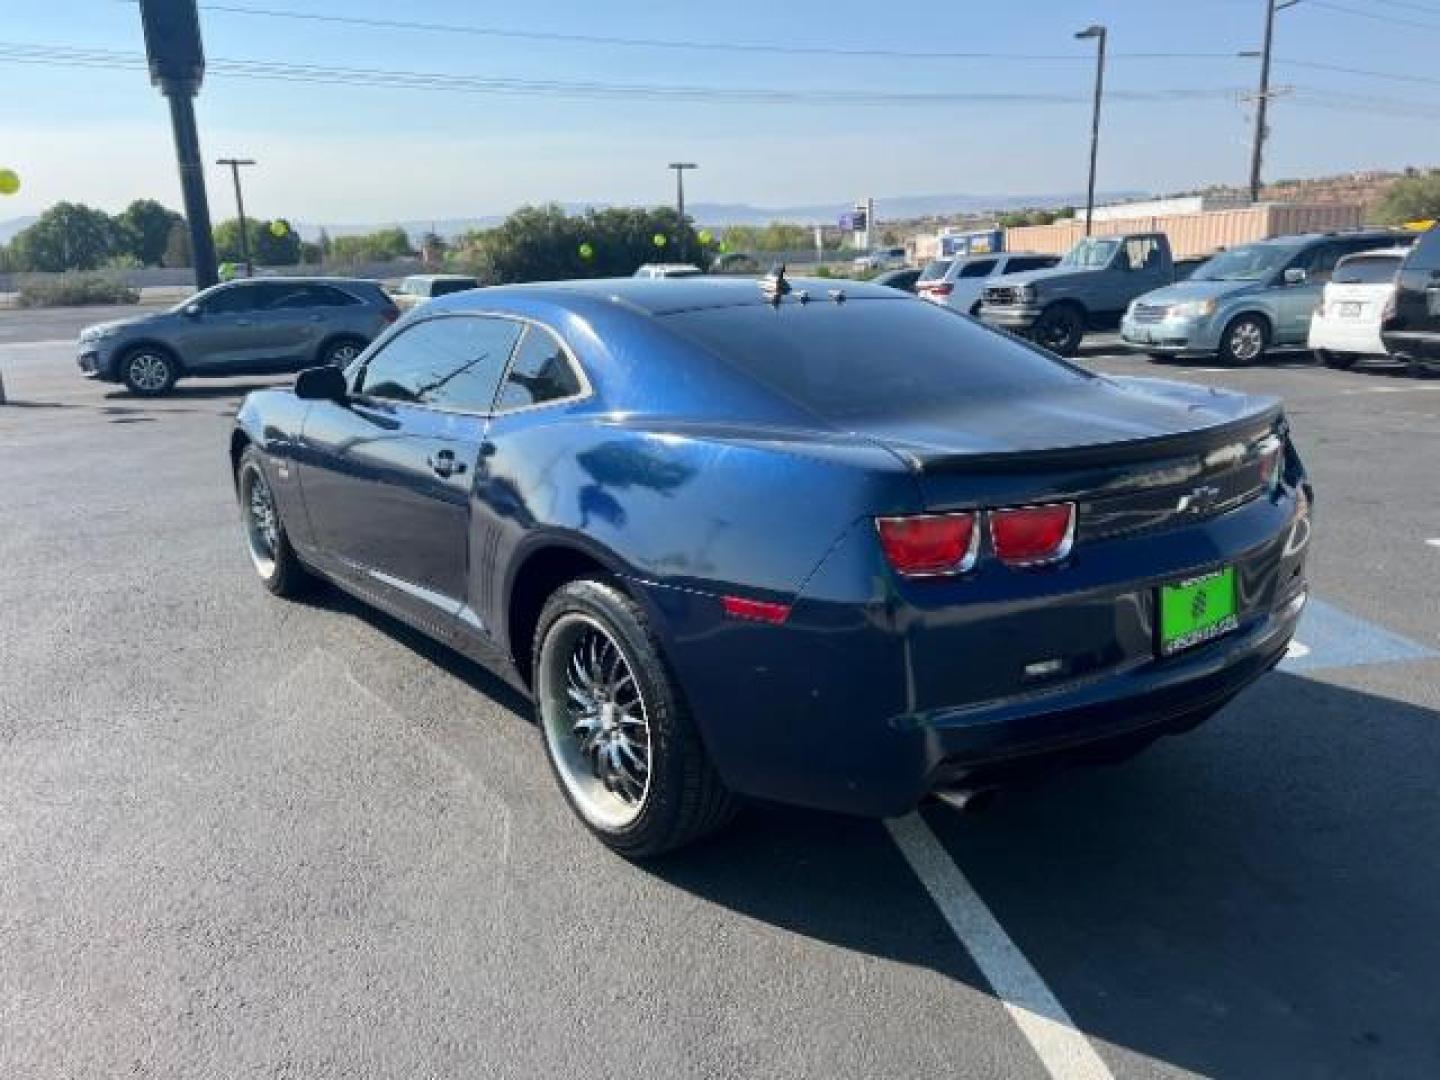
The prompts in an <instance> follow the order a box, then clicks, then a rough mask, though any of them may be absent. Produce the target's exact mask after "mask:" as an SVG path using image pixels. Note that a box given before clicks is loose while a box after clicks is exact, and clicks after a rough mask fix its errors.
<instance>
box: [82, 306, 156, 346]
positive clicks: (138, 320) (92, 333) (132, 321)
mask: <svg viewBox="0 0 1440 1080" xmlns="http://www.w3.org/2000/svg"><path fill="white" fill-rule="evenodd" d="M168 314H169V312H165V311H152V312H149V313H147V314H145V315H132V316H131V317H130V318H128V319H111V320H110V321H109V322H102V323H95V324H94V325H92V326H87V327H85V329H83V330H81V331H80V340H81V341H85V340H88V339H90V338H96V337H99V336H100V335H101V334H106V333H109V332H110V331H112V330H123V329H125V328H126V327H129V326H140V325H142V324H144V323H152V322H155V321H157V320H159V319H162V318H164V317H165V316H166V315H168Z"/></svg>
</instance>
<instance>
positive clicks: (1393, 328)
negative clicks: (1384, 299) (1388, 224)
mask: <svg viewBox="0 0 1440 1080" xmlns="http://www.w3.org/2000/svg"><path fill="white" fill-rule="evenodd" d="M1380 338H1381V340H1382V341H1384V342H1385V350H1386V351H1387V352H1388V353H1390V355H1391V356H1393V357H1395V358H1396V359H1397V360H1408V361H1409V362H1410V368H1411V370H1412V371H1414V372H1415V373H1416V374H1419V373H1420V372H1422V371H1425V370H1427V369H1428V370H1434V369H1435V368H1440V225H1436V226H1432V227H1431V229H1430V231H1429V232H1427V233H1426V234H1425V235H1424V236H1422V237H1420V240H1419V242H1418V243H1417V244H1416V245H1415V247H1414V248H1413V249H1412V250H1411V252H1410V255H1409V257H1408V258H1406V260H1405V262H1404V263H1403V264H1401V267H1400V276H1399V277H1398V278H1397V279H1396V286H1395V299H1394V301H1392V307H1391V308H1390V309H1389V310H1387V311H1386V313H1385V319H1384V321H1383V322H1382V323H1381V324H1380Z"/></svg>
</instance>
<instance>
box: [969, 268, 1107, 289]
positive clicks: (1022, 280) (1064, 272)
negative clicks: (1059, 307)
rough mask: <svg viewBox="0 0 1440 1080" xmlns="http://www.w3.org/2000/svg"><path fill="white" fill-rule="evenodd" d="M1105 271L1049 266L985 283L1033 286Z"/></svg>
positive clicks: (1000, 277) (1000, 276)
mask: <svg viewBox="0 0 1440 1080" xmlns="http://www.w3.org/2000/svg"><path fill="white" fill-rule="evenodd" d="M1103 269H1105V268H1104V267H1103V266H1092V267H1080V266H1049V267H1046V268H1044V269H1043V270H1021V271H1020V272H1018V273H1015V274H1001V275H999V276H998V277H992V278H991V279H990V280H989V281H987V282H985V284H986V285H1005V286H1009V285H1034V284H1036V283H1037V282H1041V281H1057V280H1059V279H1060V278H1068V277H1080V276H1083V275H1085V274H1093V273H1095V272H1096V271H1097V270H1103Z"/></svg>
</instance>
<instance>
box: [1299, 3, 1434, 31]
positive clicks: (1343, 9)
mask: <svg viewBox="0 0 1440 1080" xmlns="http://www.w3.org/2000/svg"><path fill="white" fill-rule="evenodd" d="M1305 6H1306V7H1311V8H1321V9H1322V10H1324V11H1334V12H1338V13H1339V14H1341V15H1353V16H1355V17H1356V18H1359V19H1370V20H1371V21H1373V22H1383V23H1391V24H1393V25H1396V26H1416V27H1419V28H1420V29H1422V30H1440V22H1421V21H1420V20H1419V19H1407V18H1405V17H1403V16H1401V15H1389V14H1386V13H1385V12H1378V11H1364V10H1362V9H1361V8H1353V7H1347V6H1346V5H1344V4H1334V3H1331V2H1330V0H1305ZM1437 14H1440V12H1437Z"/></svg>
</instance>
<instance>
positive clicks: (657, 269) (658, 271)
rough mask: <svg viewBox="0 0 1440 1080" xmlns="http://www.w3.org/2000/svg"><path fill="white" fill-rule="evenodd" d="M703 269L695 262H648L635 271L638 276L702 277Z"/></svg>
mask: <svg viewBox="0 0 1440 1080" xmlns="http://www.w3.org/2000/svg"><path fill="white" fill-rule="evenodd" d="M702 273H703V271H702V270H701V269H700V268H699V267H698V266H696V265H694V264H693V263H646V264H645V265H644V266H642V267H640V269H639V270H636V271H635V276H636V277H637V278H687V277H700V276H701V274H702Z"/></svg>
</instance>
